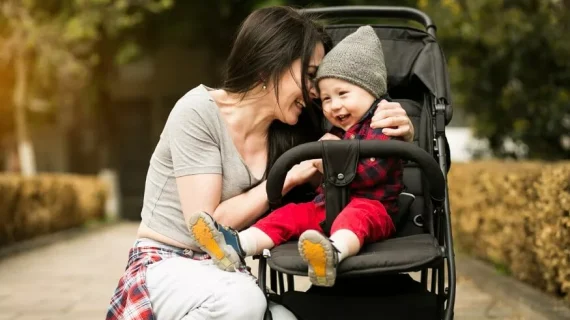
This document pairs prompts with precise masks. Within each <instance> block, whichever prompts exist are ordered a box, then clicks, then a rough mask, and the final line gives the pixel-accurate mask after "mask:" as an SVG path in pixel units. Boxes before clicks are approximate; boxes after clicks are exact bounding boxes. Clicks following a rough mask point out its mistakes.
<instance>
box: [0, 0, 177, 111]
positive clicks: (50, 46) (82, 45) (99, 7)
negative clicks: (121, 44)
mask: <svg viewBox="0 0 570 320" xmlns="http://www.w3.org/2000/svg"><path fill="white" fill-rule="evenodd" d="M172 1H173V0H138V1H134V0H116V1H112V0H61V1H59V0H42V1H40V0H26V1H20V0H5V1H3V2H2V3H1V4H0V12H1V13H2V14H1V15H0V26H2V27H3V28H2V29H0V30H1V33H0V36H1V37H2V39H1V40H2V41H0V52H1V53H2V57H3V58H4V59H3V61H4V62H7V63H8V64H10V62H11V61H12V59H14V58H15V57H16V56H20V55H22V56H25V58H26V61H27V64H28V68H29V69H30V70H31V75H32V76H31V79H30V82H31V83H30V90H29V92H28V93H27V95H28V96H30V97H37V98H40V99H44V100H57V99H58V98H61V96H60V95H61V94H62V93H65V94H73V93H78V92H81V90H83V89H84V88H85V86H87V85H89V84H90V80H91V77H92V73H93V68H94V67H95V66H96V65H97V64H98V63H99V62H100V57H99V52H98V50H97V46H98V45H99V44H100V43H101V41H103V39H106V38H113V37H117V36H119V35H120V34H121V33H122V32H124V31H125V30H128V29H130V28H133V27H134V26H136V25H138V24H140V23H141V22H142V21H143V17H144V16H143V14H144V13H145V12H154V13H156V12H160V11H161V10H164V9H166V8H168V7H169V6H171V5H172ZM119 52H120V57H119V59H118V61H120V62H124V61H126V60H127V59H128V58H130V57H132V56H133V55H134V54H136V52H137V48H136V45H134V44H132V43H130V42H127V43H126V46H125V50H123V51H119Z"/></svg>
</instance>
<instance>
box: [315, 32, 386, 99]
mask: <svg viewBox="0 0 570 320" xmlns="http://www.w3.org/2000/svg"><path fill="white" fill-rule="evenodd" d="M386 77H387V76H386V65H385V63H384V52H383V50H382V43H381V42H380V39H379V38H378V36H377V35H376V32H374V29H373V28H372V27H371V26H362V27H360V28H358V30H356V32H354V33H352V34H350V35H348V36H346V37H345V38H344V39H343V40H341V41H340V42H339V43H338V44H337V45H336V46H335V47H334V48H332V50H331V51H330V52H329V53H328V54H327V55H325V57H324V59H323V61H322V62H321V64H320V66H319V69H318V70H317V76H316V78H315V83H316V84H318V83H319V81H320V80H322V79H324V78H336V79H340V80H344V81H347V82H349V83H352V84H354V85H357V86H359V87H362V88H363V89H365V90H366V91H368V92H370V94H372V96H374V98H376V99H378V98H379V97H381V96H383V95H385V94H386V92H387V78H386Z"/></svg>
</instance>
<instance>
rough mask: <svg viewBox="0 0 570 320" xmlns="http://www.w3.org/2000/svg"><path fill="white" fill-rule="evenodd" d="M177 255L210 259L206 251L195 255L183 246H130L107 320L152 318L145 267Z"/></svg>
mask: <svg viewBox="0 0 570 320" xmlns="http://www.w3.org/2000/svg"><path fill="white" fill-rule="evenodd" d="M180 256H183V257H186V258H189V259H196V260H204V259H209V258H210V257H209V256H208V255H207V254H195V255H194V254H193V253H192V252H191V251H186V250H183V249H180V250H174V249H167V248H160V247H150V246H148V247H147V246H141V247H134V248H131V250H130V251H129V262H128V264H127V268H126V270H125V273H124V274H123V276H122V277H121V279H120V280H119V285H118V286H117V289H116V290H115V294H114V295H113V298H111V304H110V306H109V309H108V310H107V317H106V320H154V319H155V316H154V314H153V312H152V306H151V304H150V298H149V295H148V289H147V287H146V276H145V275H146V268H147V266H148V265H150V264H153V263H156V262H158V261H161V260H163V259H169V258H173V257H180Z"/></svg>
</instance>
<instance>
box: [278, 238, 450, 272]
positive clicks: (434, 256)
mask: <svg viewBox="0 0 570 320" xmlns="http://www.w3.org/2000/svg"><path fill="white" fill-rule="evenodd" d="M442 258H443V252H442V251H441V249H440V246H439V243H438V241H437V239H436V238H435V237H434V236H432V235H430V234H416V235H410V236H407V237H399V238H390V239H387V240H383V241H380V242H376V243H372V244H369V245H365V246H364V247H363V248H362V249H361V250H360V252H359V253H358V255H356V256H353V257H349V258H346V260H344V261H342V262H341V263H340V264H339V266H338V269H337V277H339V278H340V277H343V276H357V275H365V274H371V273H373V274H383V273H400V272H413V271H418V270H421V269H424V268H428V267H434V266H436V265H437V264H439V263H440V262H441V259H442ZM267 264H268V265H269V267H270V268H272V269H274V270H276V271H279V272H283V273H286V274H293V275H299V276H306V275H307V268H308V267H307V264H306V263H305V262H304V261H303V259H301V256H300V255H299V250H298V249H297V242H296V241H290V242H287V243H285V244H282V245H280V246H278V247H276V248H275V249H273V250H272V251H271V257H270V259H268V261H267Z"/></svg>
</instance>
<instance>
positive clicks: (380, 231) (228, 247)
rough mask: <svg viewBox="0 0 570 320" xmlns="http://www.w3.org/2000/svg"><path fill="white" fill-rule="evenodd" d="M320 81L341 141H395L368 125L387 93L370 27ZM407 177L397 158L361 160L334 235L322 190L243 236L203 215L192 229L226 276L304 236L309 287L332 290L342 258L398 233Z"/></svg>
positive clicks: (353, 38)
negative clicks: (326, 229) (396, 217)
mask: <svg viewBox="0 0 570 320" xmlns="http://www.w3.org/2000/svg"><path fill="white" fill-rule="evenodd" d="M315 83H316V85H317V88H318V91H319V95H320V98H321V100H322V106H323V112H324V115H325V117H326V118H327V120H328V121H329V122H330V123H331V124H332V125H333V128H332V129H331V131H330V134H332V135H334V136H336V137H338V138H340V139H361V140H389V139H390V137H388V136H386V135H384V134H383V133H382V129H372V128H370V121H371V119H372V116H373V114H374V111H375V110H376V107H377V105H378V103H379V102H380V101H381V100H382V99H383V98H384V97H386V96H387V95H386V94H387V78H386V67H385V64H384V53H383V51H382V45H381V42H380V39H378V37H377V36H376V33H375V32H374V30H373V29H372V27H370V26H364V27H360V28H359V29H358V30H357V31H356V32H354V33H353V34H351V35H349V36H347V37H346V38H344V39H343V40H342V41H341V42H339V43H338V44H337V45H336V46H335V47H334V48H333V49H332V50H331V51H330V52H329V53H328V54H327V55H326V56H325V58H324V59H323V61H322V63H321V65H320V66H319V69H318V71H317V76H316V78H315ZM315 165H316V166H317V167H318V168H319V170H320V171H321V172H322V160H315ZM402 173H403V165H402V162H401V161H400V160H399V159H396V158H386V159H375V158H367V159H360V161H359V163H358V167H357V176H356V177H355V178H354V180H353V181H352V183H351V184H350V186H349V189H350V199H349V202H348V204H347V206H346V207H345V208H344V209H343V210H342V211H341V212H340V213H339V215H338V216H337V218H336V219H335V221H334V223H333V225H332V226H331V232H330V237H327V235H325V234H324V233H323V230H322V228H321V223H322V222H323V221H324V220H325V217H326V213H325V206H324V201H325V198H324V193H323V190H322V188H321V187H319V189H318V190H317V196H316V197H315V199H314V200H313V201H311V202H307V203H300V204H293V203H291V204H288V205H285V206H283V207H281V208H279V209H277V210H275V211H273V212H272V213H270V214H269V215H268V216H267V217H265V218H263V219H260V220H259V221H258V222H257V223H255V224H254V225H253V226H252V227H250V228H248V229H246V230H244V231H241V232H239V233H238V232H236V231H235V230H232V229H231V228H228V227H224V226H221V225H218V224H217V223H216V222H215V221H214V220H213V219H212V217H211V216H210V215H208V214H207V213H205V212H197V213H196V214H194V215H193V216H192V217H191V218H190V219H189V223H188V229H189V231H190V236H191V238H192V239H193V240H194V242H195V243H196V244H197V245H198V246H199V247H200V249H202V250H203V251H205V252H207V253H208V254H209V255H210V256H211V257H212V259H213V260H214V262H215V263H216V265H217V266H218V267H220V268H221V269H223V270H227V271H235V269H237V268H238V267H239V266H243V259H244V257H246V256H252V255H257V254H261V253H262V252H263V250H264V249H271V248H273V247H274V246H278V245H280V244H282V243H284V242H286V241H289V240H291V239H296V238H298V239H299V242H298V248H299V253H300V255H301V257H302V258H303V259H304V260H305V262H306V263H307V264H308V266H309V278H310V280H311V283H313V284H315V285H319V286H333V285H334V283H335V279H336V267H337V266H338V264H339V263H340V262H341V261H342V260H344V259H346V258H347V257H350V256H353V255H356V254H357V253H358V252H359V250H360V248H361V247H362V246H363V245H364V244H366V243H372V242H376V241H379V240H381V239H386V238H388V237H390V236H391V235H392V234H393V232H394V231H395V227H394V223H393V222H392V219H391V218H390V215H392V214H397V212H398V196H399V194H400V193H401V192H402V191H403V182H402Z"/></svg>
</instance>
